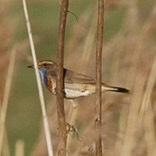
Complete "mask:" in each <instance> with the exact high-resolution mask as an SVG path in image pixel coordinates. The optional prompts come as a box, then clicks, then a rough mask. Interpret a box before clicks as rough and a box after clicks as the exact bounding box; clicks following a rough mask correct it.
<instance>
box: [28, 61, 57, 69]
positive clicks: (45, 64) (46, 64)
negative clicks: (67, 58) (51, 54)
mask: <svg viewBox="0 0 156 156" xmlns="http://www.w3.org/2000/svg"><path fill="white" fill-rule="evenodd" d="M37 65H38V69H39V70H42V69H46V70H48V69H53V68H55V67H56V63H55V62H53V61H51V60H43V61H39V62H38V63H37ZM28 68H34V65H29V66H28Z"/></svg>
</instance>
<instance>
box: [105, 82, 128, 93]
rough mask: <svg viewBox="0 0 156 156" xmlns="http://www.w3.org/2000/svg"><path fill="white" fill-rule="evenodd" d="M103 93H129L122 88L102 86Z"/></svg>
mask: <svg viewBox="0 0 156 156" xmlns="http://www.w3.org/2000/svg"><path fill="white" fill-rule="evenodd" d="M102 90H103V91H112V92H120V93H129V90H128V89H126V88H122V87H115V86H109V85H106V84H102Z"/></svg>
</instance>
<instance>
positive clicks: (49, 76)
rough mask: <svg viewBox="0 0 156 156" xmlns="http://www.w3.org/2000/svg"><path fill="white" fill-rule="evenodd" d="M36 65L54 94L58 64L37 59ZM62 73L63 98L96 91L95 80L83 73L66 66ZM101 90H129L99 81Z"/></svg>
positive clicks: (125, 91)
mask: <svg viewBox="0 0 156 156" xmlns="http://www.w3.org/2000/svg"><path fill="white" fill-rule="evenodd" d="M28 67H29V68H34V66H33V65H29V66H28ZM37 67H38V70H39V74H40V77H41V81H42V83H43V84H44V85H45V86H46V87H47V88H48V90H49V91H50V92H51V93H52V94H54V95H56V84H57V83H56V80H57V70H58V65H57V63H55V62H54V61H52V60H41V61H38V63H37ZM63 72H64V73H63V74H64V98H66V99H75V98H79V97H85V96H90V95H92V94H95V93H96V80H95V79H94V78H92V77H90V76H87V75H85V74H81V73H78V72H75V71H72V70H70V69H67V68H63ZM101 90H102V92H105V91H112V92H120V93H129V90H128V89H126V88H122V87H116V86H111V85H107V84H106V83H103V82H102V83H101Z"/></svg>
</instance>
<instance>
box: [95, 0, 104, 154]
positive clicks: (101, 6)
mask: <svg viewBox="0 0 156 156" xmlns="http://www.w3.org/2000/svg"><path fill="white" fill-rule="evenodd" d="M103 29H104V0H98V21H97V42H96V106H95V107H96V108H95V111H96V120H95V127H96V134H97V138H96V156H102V136H101V135H102V134H101V128H102V94H101V81H102V49H103Z"/></svg>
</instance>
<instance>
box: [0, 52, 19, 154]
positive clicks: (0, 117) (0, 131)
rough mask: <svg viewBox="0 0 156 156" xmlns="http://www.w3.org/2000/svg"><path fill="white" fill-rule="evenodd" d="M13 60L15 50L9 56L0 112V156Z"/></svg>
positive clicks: (14, 58)
mask: <svg viewBox="0 0 156 156" xmlns="http://www.w3.org/2000/svg"><path fill="white" fill-rule="evenodd" d="M15 60H16V50H15V49H13V50H12V52H11V54H10V63H9V67H8V73H7V76H6V83H5V88H4V98H3V102H2V106H1V110H0V112H1V114H0V155H1V154H2V148H3V141H4V132H5V122H6V114H7V108H8V101H9V96H10V90H11V84H12V78H13V73H14V66H15Z"/></svg>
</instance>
